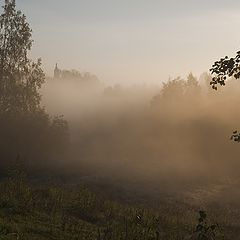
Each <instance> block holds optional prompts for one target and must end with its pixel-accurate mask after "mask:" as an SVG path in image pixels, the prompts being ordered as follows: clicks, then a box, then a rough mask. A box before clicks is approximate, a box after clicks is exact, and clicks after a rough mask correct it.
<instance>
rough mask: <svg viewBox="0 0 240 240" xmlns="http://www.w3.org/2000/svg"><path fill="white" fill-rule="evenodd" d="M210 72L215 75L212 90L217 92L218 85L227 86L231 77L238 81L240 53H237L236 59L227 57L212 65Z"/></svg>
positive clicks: (239, 75) (211, 83)
mask: <svg viewBox="0 0 240 240" xmlns="http://www.w3.org/2000/svg"><path fill="white" fill-rule="evenodd" d="M210 72H211V74H212V75H213V78H212V81H211V82H210V85H212V88H213V89H215V90H217V89H218V87H217V85H218V84H220V86H225V84H226V80H227V79H228V78H230V77H234V78H236V79H238V78H239V77H240V51H238V52H237V55H236V57H234V58H229V57H228V56H226V57H225V58H221V59H220V60H219V61H216V62H215V63H214V64H213V65H212V68H211V69H210Z"/></svg>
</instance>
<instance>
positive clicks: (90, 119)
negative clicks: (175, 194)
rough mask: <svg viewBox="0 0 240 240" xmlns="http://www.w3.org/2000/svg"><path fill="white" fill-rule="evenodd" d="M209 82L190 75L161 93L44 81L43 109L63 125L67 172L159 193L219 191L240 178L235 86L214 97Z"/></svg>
mask: <svg viewBox="0 0 240 240" xmlns="http://www.w3.org/2000/svg"><path fill="white" fill-rule="evenodd" d="M210 80H211V77H210V76H209V75H207V74H202V75H201V77H200V81H198V80H197V78H195V77H194V76H193V75H192V74H190V75H189V76H187V77H186V80H184V79H181V78H176V79H172V80H168V81H166V82H165V83H164V84H163V85H159V86H153V85H149V86H147V85H133V86H124V85H123V86H121V85H115V86H106V85H103V84H101V83H100V82H99V83H98V84H97V85H96V86H84V85H81V84H80V83H79V85H77V82H74V81H70V80H69V81H67V80H63V79H59V80H57V79H49V80H48V82H47V83H46V84H45V85H44V86H43V89H42V94H43V104H44V105H45V106H46V109H47V111H48V112H49V113H51V114H63V115H64V118H65V119H66V120H67V121H68V123H69V128H70V136H71V137H70V139H71V147H70V150H69V154H70V156H68V157H67V159H65V160H63V161H65V162H64V163H63V164H66V165H67V166H70V165H72V164H73V167H74V169H73V171H74V172H75V173H77V171H78V170H79V171H80V170H81V169H85V168H86V169H88V170H89V171H90V173H89V174H90V175H91V174H92V175H97V176H101V177H111V178H113V179H115V180H117V179H119V178H120V179H122V180H123V179H124V180H127V181H130V182H131V181H139V182H145V183H152V182H154V184H156V185H159V186H160V187H161V188H162V189H166V188H169V189H171V188H175V187H177V188H178V189H179V188H180V189H181V187H182V188H185V187H186V186H192V185H194V183H196V186H198V185H201V184H208V183H209V184H210V183H213V182H218V183H224V182H226V181H230V180H233V179H236V178H239V177H240V176H239V171H238V168H239V161H238V155H239V153H240V148H239V146H238V144H236V143H234V142H232V141H230V136H231V134H232V132H233V131H234V130H235V128H236V129H237V128H238V122H239V118H240V115H239V114H238V112H237V106H238V104H239V98H238V91H239V83H238V82H237V81H236V80H231V81H229V82H228V85H227V86H226V87H225V88H224V89H220V90H219V91H218V92H216V91H214V90H213V89H211V87H210V85H209V82H210Z"/></svg>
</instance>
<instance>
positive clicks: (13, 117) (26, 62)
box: [0, 0, 68, 163]
mask: <svg viewBox="0 0 240 240" xmlns="http://www.w3.org/2000/svg"><path fill="white" fill-rule="evenodd" d="M32 44H33V40H32V30H31V28H30V26H29V24H28V22H27V20H26V16H25V15H24V14H22V12H21V11H18V10H16V3H15V0H5V4H4V6H3V12H2V14H1V15H0V132H1V134H0V146H1V149H0V161H4V162H7V160H9V159H10V160H11V159H13V158H15V157H16V155H17V154H20V155H21V157H22V156H23V157H25V156H27V158H28V160H32V159H34V161H37V160H41V161H42V159H47V158H48V156H50V155H51V154H53V153H54V154H56V152H57V151H59V152H60V150H64V147H65V146H63V145H64V144H65V143H66V142H67V140H68V139H67V138H68V128H67V122H66V121H65V120H63V118H61V117H55V118H53V119H52V118H51V117H50V116H49V115H48V114H47V113H46V112H45V110H44V108H42V107H41V105H40V103H41V96H40V94H39V89H40V88H41V86H42V84H43V83H44V80H45V75H44V72H43V70H42V68H41V59H38V60H37V61H36V62H33V61H32V60H31V59H29V57H28V53H29V51H30V50H31V48H32ZM47 155H48V156H47ZM1 163H2V162H1Z"/></svg>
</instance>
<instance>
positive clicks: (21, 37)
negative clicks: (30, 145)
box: [0, 0, 45, 113]
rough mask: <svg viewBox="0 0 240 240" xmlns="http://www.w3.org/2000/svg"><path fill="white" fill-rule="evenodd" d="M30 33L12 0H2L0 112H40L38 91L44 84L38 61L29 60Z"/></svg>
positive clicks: (39, 60) (22, 15)
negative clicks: (3, 2)
mask: <svg viewBox="0 0 240 240" xmlns="http://www.w3.org/2000/svg"><path fill="white" fill-rule="evenodd" d="M32 43H33V40H32V30H31V28H30V26H29V24H28V23H27V21H26V16H25V15H24V14H22V13H21V11H17V10H16V3H15V0H5V5H4V6H3V13H2V14H1V16H0V111H1V112H2V113H5V112H12V111H13V112H19V111H20V112H22V111H24V112H28V111H30V112H33V111H36V110H38V109H39V108H40V100H41V98H40V95H39V93H38V89H39V88H40V87H41V85H42V84H43V82H44V78H45V76H44V73H43V71H42V69H41V59H38V60H37V62H33V61H32V60H30V59H29V58H28V52H29V51H30V50H31V47H32Z"/></svg>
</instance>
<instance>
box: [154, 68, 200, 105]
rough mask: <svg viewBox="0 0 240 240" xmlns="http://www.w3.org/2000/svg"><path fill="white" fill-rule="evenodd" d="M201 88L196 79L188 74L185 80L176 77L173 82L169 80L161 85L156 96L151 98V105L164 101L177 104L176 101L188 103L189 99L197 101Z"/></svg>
mask: <svg viewBox="0 0 240 240" xmlns="http://www.w3.org/2000/svg"><path fill="white" fill-rule="evenodd" d="M200 92H201V88H200V86H199V83H198V81H197V79H196V78H195V77H194V76H193V74H192V73H190V74H189V75H188V77H187V79H186V80H184V79H181V78H180V77H177V78H175V79H173V80H169V81H168V82H167V83H163V87H162V89H161V91H160V93H159V94H158V95H156V96H155V97H153V99H152V105H154V106H156V105H158V104H161V103H163V102H164V101H166V102H167V103H171V102H173V103H177V102H178V101H180V102H183V101H188V100H190V99H191V101H192V100H194V99H197V98H198V97H199V95H200Z"/></svg>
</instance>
